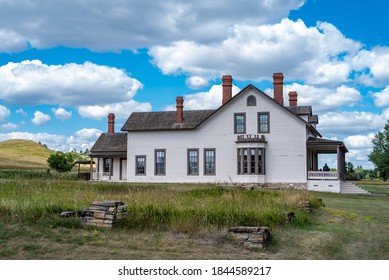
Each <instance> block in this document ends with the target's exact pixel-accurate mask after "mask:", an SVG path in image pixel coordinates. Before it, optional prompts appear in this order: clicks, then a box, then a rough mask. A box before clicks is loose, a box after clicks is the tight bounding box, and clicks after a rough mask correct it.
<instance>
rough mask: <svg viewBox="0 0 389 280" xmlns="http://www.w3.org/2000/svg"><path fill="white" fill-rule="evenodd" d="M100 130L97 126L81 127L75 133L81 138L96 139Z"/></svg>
mask: <svg viewBox="0 0 389 280" xmlns="http://www.w3.org/2000/svg"><path fill="white" fill-rule="evenodd" d="M101 133H102V131H101V130H100V129H97V128H83V129H80V130H79V131H77V132H76V135H77V136H78V137H79V138H80V139H83V140H96V139H97V138H98V137H99V136H100V134H101Z"/></svg>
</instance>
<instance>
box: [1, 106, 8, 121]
mask: <svg viewBox="0 0 389 280" xmlns="http://www.w3.org/2000/svg"><path fill="white" fill-rule="evenodd" d="M10 114H11V112H10V111H9V110H8V108H7V107H5V106H3V105H0V123H2V122H5V119H6V118H8V117H9V115H10Z"/></svg>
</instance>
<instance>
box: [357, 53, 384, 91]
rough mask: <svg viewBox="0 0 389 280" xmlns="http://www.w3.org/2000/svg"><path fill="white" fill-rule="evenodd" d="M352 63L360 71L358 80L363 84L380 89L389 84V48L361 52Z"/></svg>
mask: <svg viewBox="0 0 389 280" xmlns="http://www.w3.org/2000/svg"><path fill="white" fill-rule="evenodd" d="M350 63H351V65H352V67H353V68H354V69H355V70H357V71H358V72H357V77H356V80H357V81H358V82H360V83H362V84H365V85H368V86H374V87H377V86H378V87H380V86H383V85H386V84H387V83H388V82H389V69H388V67H387V66H388V64H389V47H381V46H378V47H374V48H373V49H372V50H365V49H363V50H360V51H359V52H358V54H357V55H356V56H355V57H353V58H352V59H351V61H350Z"/></svg>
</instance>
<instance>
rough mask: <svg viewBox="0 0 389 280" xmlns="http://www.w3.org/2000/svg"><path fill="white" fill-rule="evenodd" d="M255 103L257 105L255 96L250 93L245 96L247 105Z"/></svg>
mask: <svg viewBox="0 0 389 280" xmlns="http://www.w3.org/2000/svg"><path fill="white" fill-rule="evenodd" d="M255 105H257V100H256V98H255V96H253V95H250V96H249V97H247V106H255Z"/></svg>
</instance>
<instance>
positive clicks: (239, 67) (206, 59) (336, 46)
mask: <svg viewBox="0 0 389 280" xmlns="http://www.w3.org/2000/svg"><path fill="white" fill-rule="evenodd" d="M360 48H361V44H360V43H359V42H356V41H353V40H350V39H347V38H345V37H344V35H343V34H342V33H341V32H340V31H339V30H337V29H336V27H335V26H333V25H332V24H329V23H323V22H319V23H318V24H317V26H315V27H307V26H306V25H305V24H304V22H302V21H301V20H298V21H295V22H294V21H291V20H290V19H283V20H282V21H281V22H280V23H277V24H273V25H270V24H268V25H261V26H253V25H244V24H241V25H236V26H235V27H234V29H231V31H230V32H229V33H228V34H227V35H226V39H225V40H223V41H222V42H217V43H212V44H201V43H197V42H195V41H189V40H180V41H175V42H173V43H172V44H170V45H159V46H155V47H152V48H150V51H149V53H150V55H151V56H152V57H153V58H154V60H153V61H154V63H155V64H156V65H157V66H158V67H159V68H160V69H162V71H163V73H165V74H175V73H182V72H184V73H187V74H189V75H190V76H200V77H203V78H205V77H207V78H208V79H211V78H214V77H215V76H221V75H222V74H226V73H229V74H232V75H233V76H234V77H235V78H237V79H244V80H254V81H259V80H262V79H269V78H270V75H271V73H274V72H279V71H280V70H282V71H284V74H285V76H286V77H287V78H288V79H304V80H305V81H306V82H307V83H310V84H339V83H343V82H346V81H347V80H348V77H349V74H350V71H351V67H350V66H349V64H348V63H347V62H345V58H344V57H347V56H352V55H354V54H356V53H357V51H358V50H359V49H360ZM284 69H285V70H284Z"/></svg>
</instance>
